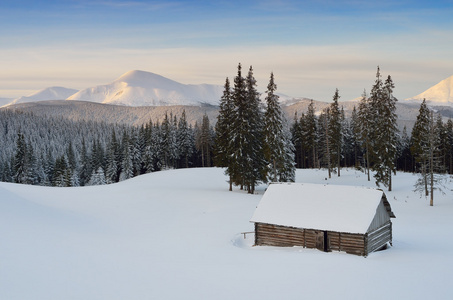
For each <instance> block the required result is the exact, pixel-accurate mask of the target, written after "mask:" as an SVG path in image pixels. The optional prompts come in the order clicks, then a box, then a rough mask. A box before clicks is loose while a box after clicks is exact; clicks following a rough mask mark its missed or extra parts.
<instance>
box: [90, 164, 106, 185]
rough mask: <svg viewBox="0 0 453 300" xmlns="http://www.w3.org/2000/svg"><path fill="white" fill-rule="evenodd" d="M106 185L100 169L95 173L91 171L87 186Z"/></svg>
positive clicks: (102, 171)
mask: <svg viewBox="0 0 453 300" xmlns="http://www.w3.org/2000/svg"><path fill="white" fill-rule="evenodd" d="M104 184H106V181H105V175H104V170H103V169H102V167H99V168H98V169H97V170H96V172H94V171H93V173H92V174H91V178H90V181H89V182H88V185H104Z"/></svg>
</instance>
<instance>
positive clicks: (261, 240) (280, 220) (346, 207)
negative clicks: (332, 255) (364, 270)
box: [250, 183, 395, 256]
mask: <svg viewBox="0 0 453 300" xmlns="http://www.w3.org/2000/svg"><path fill="white" fill-rule="evenodd" d="M394 217H395V215H394V214H393V212H392V209H391V207H390V204H389V202H388V201H387V198H386V196H385V193H384V192H383V191H382V190H378V189H372V188H365V187H355V186H338V185H323V184H307V183H273V184H271V185H269V187H268V189H267V190H266V192H265V193H264V195H263V197H262V199H261V201H260V203H259V204H258V206H257V208H256V210H255V213H254V214H253V217H252V219H251V220H250V221H251V222H253V223H255V245H257V246H264V245H266V246H281V247H292V246H301V247H304V248H316V249H319V250H321V251H325V252H330V251H343V252H346V253H350V254H356V255H362V256H368V254H369V253H371V252H373V251H376V250H379V249H382V248H385V247H387V243H389V244H390V245H392V222H391V220H390V218H394Z"/></svg>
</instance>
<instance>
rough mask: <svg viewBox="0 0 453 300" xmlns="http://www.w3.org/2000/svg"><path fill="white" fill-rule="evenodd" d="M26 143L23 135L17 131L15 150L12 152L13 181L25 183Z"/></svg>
mask: <svg viewBox="0 0 453 300" xmlns="http://www.w3.org/2000/svg"><path fill="white" fill-rule="evenodd" d="M26 156H27V145H26V143H25V138H24V135H23V134H22V133H21V132H20V131H19V133H18V134H17V138H16V152H15V154H14V162H13V174H14V182H15V183H25V176H26V169H27V166H26V163H27V157H26Z"/></svg>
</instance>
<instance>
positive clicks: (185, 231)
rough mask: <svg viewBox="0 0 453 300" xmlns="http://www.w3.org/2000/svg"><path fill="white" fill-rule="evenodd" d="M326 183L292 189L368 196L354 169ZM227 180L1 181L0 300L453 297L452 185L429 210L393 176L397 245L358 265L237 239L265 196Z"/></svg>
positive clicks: (319, 173) (199, 172)
mask: <svg viewBox="0 0 453 300" xmlns="http://www.w3.org/2000/svg"><path fill="white" fill-rule="evenodd" d="M326 175H327V172H326V171H324V170H298V171H297V173H296V181H297V182H307V183H322V184H329V185H337V184H338V185H357V186H369V187H373V183H372V182H368V181H366V176H364V175H363V174H362V173H360V172H358V171H353V170H348V171H347V170H344V171H343V172H342V176H341V177H340V178H338V177H335V178H332V179H328V180H326V179H325V177H326ZM226 180H227V177H226V176H225V175H224V174H223V170H222V169H216V168H207V169H184V170H170V171H162V172H156V173H151V174H147V175H143V176H139V177H136V178H133V179H131V180H127V181H123V182H121V183H118V184H113V185H105V186H94V187H79V188H49V187H37V186H25V185H19V184H8V183H0V237H1V246H0V283H1V288H0V299H8V300H14V299H20V300H23V299H46V300H48V299H58V300H60V299H103V300H104V299H109V300H112V299H197V300H198V299H428V298H429V299H452V297H453V288H452V287H451V278H453V256H452V255H451V251H452V248H453V239H451V238H450V237H451V228H453V218H452V215H453V200H452V199H451V192H450V191H451V189H452V188H453V183H452V182H451V181H450V182H448V188H449V189H448V193H447V195H445V196H442V195H441V194H438V195H437V196H436V198H435V202H434V205H435V206H434V207H429V200H427V199H425V198H424V197H423V198H420V197H419V195H418V194H414V192H413V191H412V190H413V184H414V182H415V181H416V176H414V175H412V174H403V173H398V174H397V176H395V177H394V182H393V183H394V191H392V192H386V195H387V198H388V200H389V202H390V204H391V206H392V210H393V211H394V213H395V215H396V216H397V218H396V219H394V220H393V247H391V248H389V249H387V250H385V251H380V252H375V253H372V254H370V255H369V256H368V257H367V258H363V257H359V256H354V255H348V254H345V253H340V252H330V253H324V252H321V251H318V250H316V249H304V248H301V247H292V248H278V247H267V246H257V247H253V242H254V240H253V239H254V237H253V234H247V235H246V237H247V238H246V239H244V237H243V234H241V232H248V231H253V224H252V223H250V222H249V220H250V218H251V217H252V215H253V213H254V211H255V208H256V206H257V204H258V203H259V201H260V199H261V197H262V194H263V192H264V189H265V188H266V186H260V187H259V188H258V194H257V195H248V194H246V193H245V192H243V191H240V190H238V189H234V191H233V192H228V183H227V182H226ZM316 200H317V199H313V201H316Z"/></svg>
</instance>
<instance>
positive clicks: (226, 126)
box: [214, 77, 234, 191]
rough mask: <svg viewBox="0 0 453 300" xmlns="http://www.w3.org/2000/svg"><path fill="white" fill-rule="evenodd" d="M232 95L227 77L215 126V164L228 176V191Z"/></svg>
mask: <svg viewBox="0 0 453 300" xmlns="http://www.w3.org/2000/svg"><path fill="white" fill-rule="evenodd" d="M233 117H234V103H233V95H232V91H231V87H230V81H229V80H228V77H227V78H226V80H225V86H224V90H223V95H222V97H221V98H220V110H219V115H218V116H217V123H216V125H215V132H216V139H215V143H214V145H215V150H214V151H215V159H214V161H215V164H216V166H218V167H225V168H226V170H225V173H226V175H228V176H229V186H230V187H229V190H230V191H232V190H233V179H232V178H233V174H231V173H230V172H231V168H230V167H231V164H232V163H233V162H232V160H231V154H232V148H231V146H232V144H231V139H232V134H233V132H232V124H233V120H234V118H233Z"/></svg>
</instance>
